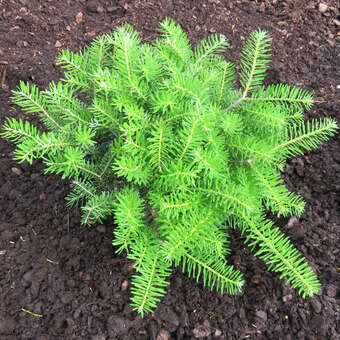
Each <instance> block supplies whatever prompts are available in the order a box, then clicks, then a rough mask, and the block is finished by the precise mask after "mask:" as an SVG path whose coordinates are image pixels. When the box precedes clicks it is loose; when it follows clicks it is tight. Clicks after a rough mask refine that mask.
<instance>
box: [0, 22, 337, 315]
mask: <svg viewBox="0 0 340 340" xmlns="http://www.w3.org/2000/svg"><path fill="white" fill-rule="evenodd" d="M160 32H161V37H160V38H159V39H158V40H156V41H155V42H154V44H152V45H151V44H146V43H142V42H141V38H140V37H139V35H138V34H137V33H136V32H135V31H134V30H133V29H132V28H131V27H130V26H129V25H123V26H122V27H120V28H118V29H117V30H116V31H115V32H113V33H112V34H106V35H104V36H102V37H99V38H97V39H95V40H94V42H93V43H92V45H91V46H90V47H89V48H87V49H85V50H84V51H83V52H82V53H80V54H76V53H72V52H70V51H67V50H66V51H63V52H62V53H61V54H60V55H59V57H58V59H57V63H58V64H59V65H61V66H62V67H63V68H65V69H66V71H65V78H64V79H63V80H62V81H60V82H59V83H57V84H55V83H53V82H52V83H51V84H50V85H49V88H48V89H47V90H45V91H39V90H38V88H37V87H36V86H34V85H29V84H25V83H23V82H22V83H20V86H19V88H18V90H16V91H14V92H13V93H14V96H13V100H14V102H15V103H16V104H18V105H19V106H21V107H22V108H23V110H25V111H27V112H29V113H38V114H39V115H40V116H41V118H42V120H43V123H44V124H45V125H46V127H47V129H48V132H41V131H39V130H38V128H37V127H35V126H34V125H32V124H30V123H29V122H28V121H23V120H21V119H18V120H16V119H12V118H8V120H7V122H6V123H5V124H4V126H3V129H4V132H3V133H2V135H3V136H4V137H5V138H7V139H9V140H11V141H12V142H14V143H16V144H17V148H16V150H15V152H14V155H15V156H14V158H15V159H16V160H18V161H19V162H23V161H28V162H29V163H32V161H33V160H34V159H36V158H40V159H42V161H43V162H44V163H45V164H46V169H45V172H46V173H56V174H62V177H63V178H67V179H70V180H71V183H72V191H71V192H70V194H69V195H68V196H67V198H66V199H67V201H68V204H69V205H70V206H72V205H73V204H75V203H81V206H82V207H81V209H82V223H83V224H86V225H91V224H93V223H95V222H97V221H102V220H104V219H106V218H107V217H109V216H111V215H113V216H114V219H115V223H116V227H115V228H114V240H113V245H114V246H115V247H116V252H117V253H122V252H126V254H127V257H128V258H129V259H131V260H133V261H134V268H135V270H136V273H137V274H136V275H134V276H133V278H132V288H131V291H132V305H133V306H134V308H135V309H136V310H137V311H138V312H139V313H140V314H141V315H143V314H145V313H147V312H150V311H152V310H154V309H155V308H156V305H157V302H158V301H159V300H160V298H161V297H162V296H163V295H164V294H165V289H166V286H167V285H168V278H169V276H170V274H171V271H172V268H173V267H174V265H175V266H178V265H180V266H181V267H182V270H183V271H187V273H188V275H189V276H192V277H194V278H195V279H197V280H198V279H199V278H202V280H203V284H204V285H208V286H210V287H211V288H216V289H217V290H220V291H221V292H222V293H223V292H224V291H227V292H228V293H231V294H233V293H236V292H238V291H239V290H241V288H242V286H243V278H242V274H241V273H240V272H239V271H238V270H236V269H235V268H234V267H233V266H231V265H228V264H227V261H226V255H227V254H228V253H229V248H228V236H227V231H226V230H227V228H230V227H235V228H239V229H240V230H241V232H242V234H245V235H246V238H245V242H246V243H247V244H248V245H249V246H250V248H251V249H252V250H253V251H254V253H255V255H257V256H258V257H259V258H261V259H263V260H264V261H265V262H266V264H267V265H268V268H269V269H271V270H273V271H276V272H279V273H280V277H281V278H287V280H286V282H287V284H290V286H291V287H292V288H296V289H297V290H298V292H299V293H300V294H301V295H302V296H303V297H306V296H313V295H314V294H315V293H316V292H317V291H318V290H319V285H320V284H319V282H318V280H317V277H316V276H315V274H314V273H313V271H312V270H311V268H310V267H309V266H308V265H307V263H306V261H305V260H304V258H303V256H302V255H300V253H299V252H298V251H297V250H296V249H295V248H294V247H293V245H292V244H291V242H290V241H289V240H288V238H287V237H286V236H284V235H283V234H282V233H281V232H280V230H279V229H278V228H277V227H274V226H273V222H272V221H270V220H268V219H267V218H266V212H267V211H268V210H271V211H272V212H274V213H276V214H277V215H278V216H289V215H297V216H299V215H301V213H302V212H303V209H304V204H305V203H304V201H303V199H302V197H301V196H299V195H296V194H293V193H290V192H289V191H287V189H286V188H285V186H284V183H283V181H282V179H281V177H280V172H281V171H282V170H283V169H284V166H285V162H286V160H287V159H288V158H290V157H295V156H298V155H301V154H303V152H304V151H308V150H311V149H312V148H315V147H317V146H318V145H320V144H321V142H322V141H323V140H327V139H328V138H329V137H331V136H332V135H333V134H334V133H335V131H336V129H337V125H336V123H335V121H334V120H332V119H329V118H325V119H322V120H312V121H309V122H307V123H305V122H304V120H303V110H304V109H307V110H308V109H310V107H311V106H312V103H313V99H312V95H311V94H310V93H309V92H307V91H305V90H301V89H298V88H296V87H292V86H288V85H281V84H278V85H271V86H267V87H265V86H263V85H262V81H263V79H264V77H265V73H266V70H267V68H268V63H269V59H270V39H269V36H268V34H267V33H266V32H264V31H261V30H258V31H255V32H253V33H252V34H251V35H250V37H249V40H248V41H247V43H246V44H245V46H244V48H243V51H242V54H241V63H240V73H239V78H240V83H241V86H240V87H239V88H235V84H234V81H235V77H236V76H235V67H234V65H233V64H232V63H230V62H227V61H225V60H224V58H223V57H222V56H221V54H220V53H222V52H223V51H224V50H225V49H226V48H227V46H228V43H227V41H226V38H225V37H224V36H223V35H213V36H211V37H210V38H208V39H206V40H203V41H202V42H201V43H200V44H199V45H198V46H197V47H195V48H194V49H192V48H191V47H190V44H189V41H188V39H187V36H186V34H185V33H183V31H182V30H181V28H180V27H179V26H178V25H176V24H175V23H174V22H173V21H171V20H168V19H167V20H165V21H163V22H162V23H161V25H160ZM80 98H82V100H81V99H80Z"/></svg>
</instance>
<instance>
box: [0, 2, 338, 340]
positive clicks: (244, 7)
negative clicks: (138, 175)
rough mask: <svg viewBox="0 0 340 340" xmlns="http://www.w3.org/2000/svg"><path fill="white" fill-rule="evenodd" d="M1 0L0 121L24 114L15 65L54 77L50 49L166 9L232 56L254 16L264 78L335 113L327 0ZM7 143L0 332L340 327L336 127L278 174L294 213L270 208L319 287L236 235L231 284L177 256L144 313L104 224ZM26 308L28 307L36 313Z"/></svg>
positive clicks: (244, 332)
mask: <svg viewBox="0 0 340 340" xmlns="http://www.w3.org/2000/svg"><path fill="white" fill-rule="evenodd" d="M323 3H324V5H326V7H324V6H322V5H320V4H319V1H315V0H309V1H308V0H305V1H304V0H295V1H291V0H270V1H269V0H257V1H251V0H243V1H241V0H238V1H237V0H232V1H228V0H224V1H222V0H204V1H197V0H173V1H172V0H167V1H166V0H164V1H161V0H154V1H142V0H140V1H138V0H136V1H132V0H131V1H127V0H119V1H117V0H109V1H104V0H103V1H84V0H63V1H55V0H54V1H53V0H43V1H42V0H0V124H1V123H3V121H4V119H5V117H6V116H11V117H24V118H27V119H30V120H31V121H34V122H36V121H37V119H36V117H35V116H34V115H33V116H32V115H31V116H29V117H28V116H27V115H26V114H24V113H23V112H21V111H20V110H19V109H18V108H17V107H16V106H14V105H13V104H12V103H11V101H10V90H12V89H14V88H15V87H16V85H17V84H18V81H19V80H20V79H22V80H30V81H32V82H34V83H36V84H38V85H39V87H41V88H44V87H46V86H47V84H48V83H49V82H50V81H51V80H58V78H59V77H60V76H61V72H60V70H59V69H58V68H57V67H56V66H55V64H54V61H55V57H56V55H57V54H58V52H59V51H60V50H61V49H64V48H69V49H72V50H74V51H77V50H79V49H80V48H81V47H82V46H83V45H84V44H87V43H89V42H90V40H91V39H92V38H93V37H95V36H97V35H98V34H100V33H104V32H108V31H110V30H112V29H113V28H114V27H116V26H117V25H119V24H120V23H122V22H125V21H126V22H129V23H131V24H133V25H134V26H135V27H136V29H137V30H138V31H140V32H141V33H142V35H143V37H144V39H145V40H147V41H152V40H153V39H154V38H155V37H156V36H157V34H156V28H157V26H158V22H159V21H160V20H162V19H163V18H164V17H165V16H169V17H172V18H174V19H175V20H176V21H177V22H178V23H179V24H181V26H182V27H183V29H184V30H185V31H186V32H187V33H188V35H189V38H190V40H191V42H192V44H193V45H195V44H197V43H198V42H199V41H200V40H201V39H202V38H204V37H206V36H208V35H209V34H211V33H214V32H219V33H223V34H224V35H226V36H227V37H228V38H229V41H230V45H231V48H230V49H229V51H228V52H227V53H226V57H227V59H229V60H231V61H237V60H238V54H239V52H240V49H241V46H242V44H243V42H244V40H245V38H246V37H247V36H248V34H249V32H251V30H253V29H255V28H262V29H266V30H268V31H269V33H270V35H271V36H272V38H273V58H272V67H271V70H270V72H269V74H268V78H267V81H268V83H276V82H283V83H288V84H291V85H298V86H301V87H303V88H306V89H309V90H311V91H312V92H313V93H314V95H315V97H316V99H317V100H318V101H319V102H317V103H316V105H315V106H314V108H313V110H312V111H311V112H309V113H308V117H309V118H314V117H320V116H331V117H336V116H337V117H338V119H339V106H340V102H339V87H340V86H339V85H340V83H339V79H340V62H339V61H340V60H339V52H340V51H339V49H337V46H339V39H340V26H339V25H340V22H339V21H340V18H339V9H338V8H336V6H337V5H338V2H337V0H323ZM12 151H13V146H12V145H10V144H8V143H7V142H6V141H4V140H0V159H1V163H0V339H1V340H10V339H11V340H14V339H20V340H24V339H34V340H43V339H45V340H47V339H86V340H87V339H90V340H104V339H129V340H130V339H157V340H166V339H196V338H202V339H228V340H229V339H284V340H295V339H305V340H313V339H320V340H321V339H322V340H324V339H331V340H336V339H340V335H339V334H340V317H339V312H340V304H339V298H340V290H339V287H340V260H339V249H340V247H339V244H340V243H339V234H340V231H339V220H340V218H339V211H338V210H337V208H338V204H339V197H337V194H338V193H339V190H340V165H339V161H340V148H339V139H337V138H333V139H332V140H331V141H330V142H329V143H327V144H325V145H324V146H322V147H321V148H319V149H318V150H316V151H314V152H312V153H310V154H308V155H307V156H305V157H301V158H297V159H294V160H292V161H291V162H290V163H289V164H288V165H287V167H286V171H285V180H286V183H287V184H288V186H289V188H290V189H291V190H294V191H296V192H298V193H300V194H301V195H302V196H304V197H305V199H306V201H307V207H306V211H305V213H304V215H303V216H302V217H301V218H300V219H299V220H297V219H295V218H291V219H289V220H280V221H278V223H279V225H280V226H281V228H282V230H283V231H284V232H285V233H286V234H288V235H289V236H290V237H291V239H292V240H293V242H294V244H295V245H296V247H297V248H298V249H299V250H300V251H301V252H302V253H303V254H304V255H305V256H306V257H307V258H308V260H309V262H310V264H311V265H312V266H313V268H314V269H315V271H316V273H317V274H318V276H319V278H320V280H321V282H322V291H321V293H320V294H319V295H318V296H316V297H315V298H313V299H307V300H303V299H302V298H301V297H299V296H298V295H297V294H296V292H295V291H292V290H290V289H288V288H287V287H286V286H284V283H283V282H282V281H281V280H280V279H279V278H278V276H277V275H275V274H273V273H269V272H267V271H266V269H265V265H264V264H263V262H261V261H260V260H257V259H255V258H254V257H253V256H252V255H251V253H250V252H249V250H248V248H246V247H245V246H243V243H242V242H241V241H242V240H241V238H240V235H238V234H237V233H236V232H235V233H234V234H233V235H232V238H233V243H232V245H233V253H232V255H231V256H230V261H231V262H232V263H234V264H235V265H236V266H237V268H238V269H240V270H241V271H243V272H244V273H245V276H246V279H247V283H246V286H245V288H244V293H243V294H242V295H240V296H233V297H231V296H228V295H223V296H221V295H219V294H217V293H216V292H210V291H208V290H206V289H203V287H202V285H201V284H199V283H195V282H194V281H193V280H191V279H188V278H187V277H186V276H185V275H184V274H181V273H180V271H179V270H177V271H175V273H174V274H173V275H172V277H171V285H170V288H169V289H168V294H167V296H166V297H165V298H164V299H163V301H162V303H161V304H160V306H159V308H158V309H157V311H156V312H155V313H154V314H153V315H149V316H147V317H146V318H145V319H141V318H140V317H139V316H138V315H137V314H136V313H135V312H133V311H132V310H131V307H130V306H129V296H130V292H129V279H130V277H131V275H132V273H133V270H132V267H131V263H130V262H128V261H126V260H125V258H123V257H118V256H115V255H114V253H113V248H112V245H111V239H112V224H111V222H110V221H108V222H107V223H106V224H105V225H103V226H100V225H98V226H96V227H94V228H91V229H89V228H86V227H83V226H81V225H80V218H79V211H78V210H72V211H68V210H67V209H66V207H65V202H64V196H65V195H66V194H67V192H68V186H67V183H65V182H63V181H61V180H60V178H58V177H55V176H44V175H43V167H42V165H41V164H40V163H38V162H37V163H35V164H34V165H33V166H32V167H31V166H29V165H27V164H22V165H18V164H16V163H15V162H14V161H12V160H11V158H12ZM32 313H34V314H32Z"/></svg>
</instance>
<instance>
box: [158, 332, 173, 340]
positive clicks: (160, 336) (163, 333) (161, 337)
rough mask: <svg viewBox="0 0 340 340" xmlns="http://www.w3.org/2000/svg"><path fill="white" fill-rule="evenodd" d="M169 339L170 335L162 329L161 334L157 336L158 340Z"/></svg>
mask: <svg viewBox="0 0 340 340" xmlns="http://www.w3.org/2000/svg"><path fill="white" fill-rule="evenodd" d="M169 338H170V333H169V332H168V331H167V330H165V329H161V330H160V331H159V333H158V334H157V338H156V340H168V339H169Z"/></svg>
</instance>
